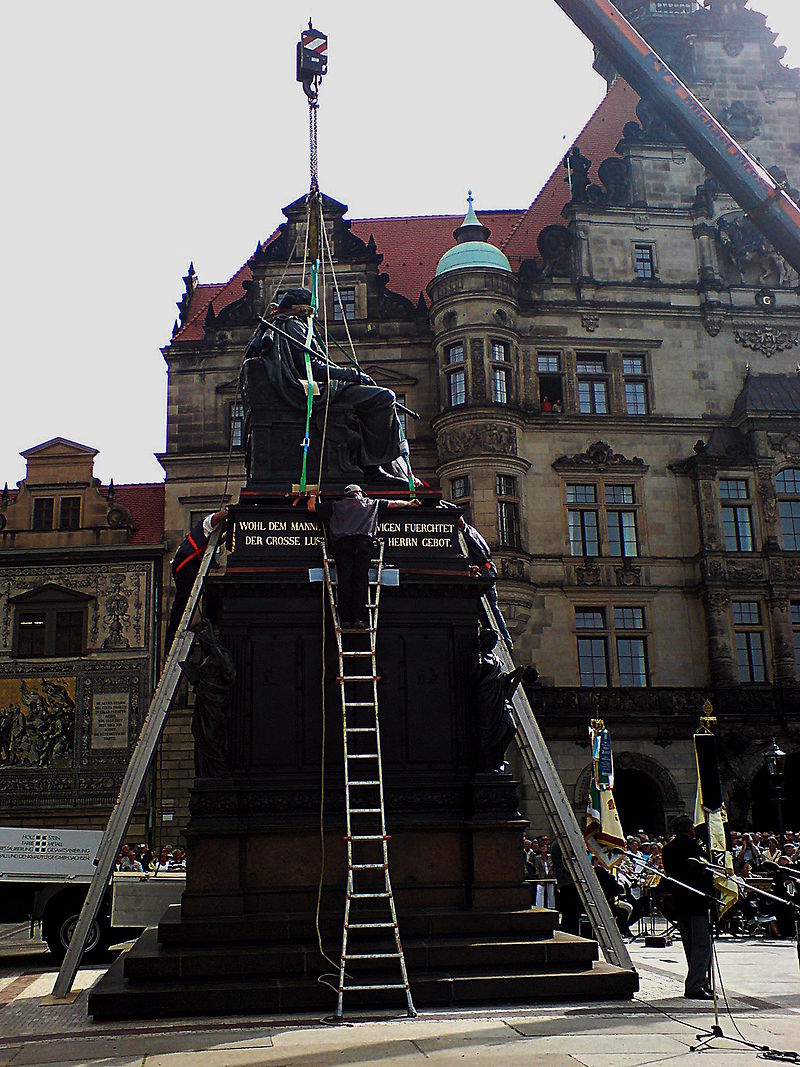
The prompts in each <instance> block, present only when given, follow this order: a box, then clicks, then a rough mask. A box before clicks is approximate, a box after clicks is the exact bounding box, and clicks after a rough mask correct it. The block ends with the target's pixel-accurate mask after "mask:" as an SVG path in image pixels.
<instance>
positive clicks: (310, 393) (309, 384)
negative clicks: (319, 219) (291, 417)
mask: <svg viewBox="0 0 800 1067" xmlns="http://www.w3.org/2000/svg"><path fill="white" fill-rule="evenodd" d="M318 268H319V260H317V261H316V263H314V264H312V266H311V315H310V316H309V319H308V330H307V331H306V345H305V349H304V350H303V356H304V358H305V363H306V432H305V436H304V438H303V440H302V443H301V447H302V449H303V466H302V468H301V470H300V492H301V493H304V492H305V491H306V478H307V467H308V446H309V445H310V444H311V408H312V406H313V404H314V375H313V373H312V370H311V340H312V338H313V336H314V316H315V315H316V313H317V281H318V279H317V271H318Z"/></svg>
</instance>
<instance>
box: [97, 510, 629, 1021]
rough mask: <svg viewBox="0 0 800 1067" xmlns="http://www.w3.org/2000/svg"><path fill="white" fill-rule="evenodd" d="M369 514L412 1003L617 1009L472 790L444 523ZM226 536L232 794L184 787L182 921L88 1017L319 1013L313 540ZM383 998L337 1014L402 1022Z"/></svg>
mask: <svg viewBox="0 0 800 1067" xmlns="http://www.w3.org/2000/svg"><path fill="white" fill-rule="evenodd" d="M388 516H389V517H388V519H387V521H386V522H385V523H384V524H383V528H382V533H381V535H382V536H383V537H384V540H385V545H386V547H385V555H384V559H385V566H386V567H387V568H390V567H392V566H396V567H397V568H398V569H399V585H397V586H395V587H392V586H385V587H383V588H382V590H381V608H380V620H379V626H378V631H379V632H378V646H377V648H378V650H377V662H378V672H379V674H380V677H381V680H380V682H379V685H378V692H379V702H380V723H381V748H382V756H383V771H384V785H385V802H386V826H387V831H388V833H389V834H390V835H391V840H390V842H389V867H390V873H391V880H392V887H393V890H394V894H395V900H396V905H397V913H398V921H399V925H400V934H401V937H402V940H403V947H404V951H405V954H406V962H407V965H408V969H409V976H410V981H411V987H412V993H413V996H414V999H415V1003H416V1004H417V1006H418V1007H421V1006H427V1005H435V1004H445V1005H456V1004H467V1003H472V1004H475V1003H489V1002H492V1001H495V1002H496V1001H501V1002H509V1001H515V1000H516V1001H529V1000H530V999H542V998H554V997H557V998H563V997H580V998H587V997H588V998H594V999H598V998H603V999H608V998H614V997H626V998H627V997H630V996H631V995H632V993H633V991H634V989H635V988H636V983H635V976H633V977H631V975H630V974H629V972H619V971H616V970H615V969H614V968H611V969H609V968H606V967H605V965H597V964H596V963H595V961H596V959H597V946H596V945H595V944H594V942H591V941H587V940H585V939H582V938H575V937H571V936H570V935H565V934H557V935H555V934H554V926H555V923H556V920H557V916H556V914H555V913H554V912H546V911H537V910H535V909H531V907H530V891H529V889H528V887H527V886H526V885H525V884H524V882H523V853H522V831H523V829H524V827H525V826H526V825H527V823H526V821H525V820H524V819H522V818H521V817H520V815H519V812H518V809H517V797H516V788H515V783H514V781H513V779H512V778H511V776H510V775H508V774H478V775H476V774H475V773H474V772H473V767H474V765H475V759H474V755H475V754H474V749H473V743H474V742H473V731H472V727H471V715H470V693H469V682H468V679H469V669H470V665H471V662H472V659H473V657H474V656H475V654H476V650H477V634H478V614H479V611H478V608H479V597H480V595H481V593H482V592H483V588H484V587H483V583H482V582H481V581H480V580H479V579H474V578H470V577H469V576H468V574H467V571H466V566H465V561H464V559H463V557H462V556H461V554H460V552H459V549H458V542H457V537H456V523H457V517H458V516H457V513H456V512H453V511H434V510H433V509H431V510H425V509H419V510H416V511H411V510H409V511H405V510H397V511H391V512H389V513H388ZM231 525H232V531H231V549H232V550H231V552H230V555H229V557H228V564H227V570H226V573H225V574H224V575H221V576H218V577H214V578H212V579H210V580H209V584H208V592H207V598H206V608H207V612H208V614H209V615H210V616H211V617H212V618H213V619H214V620H215V623H216V625H217V627H218V632H219V639H220V643H221V644H222V645H223V646H224V647H225V648H227V649H228V650H229V651H230V652H231V654H232V655H233V658H234V660H235V663H236V669H237V677H236V683H235V690H234V698H233V707H232V709H231V715H230V722H229V736H230V752H229V756H230V759H229V764H230V769H231V774H230V777H228V778H226V779H224V780H208V779H199V780H197V781H196V782H195V785H194V789H193V792H192V798H191V809H190V810H191V818H190V823H189V826H188V828H187V830H186V835H187V839H188V850H187V851H188V857H189V862H188V872H187V885H186V891H185V893H184V896H183V901H182V904H181V906H180V908H178V907H177V906H175V907H173V908H172V909H170V911H169V912H168V913H167V915H166V916H165V917H164V919H163V920H162V922H161V923H160V924H159V928H158V931H157V932H156V931H153V930H150V931H146V932H145V934H143V935H142V937H141V938H140V940H139V942H137V944H136V946H134V948H133V949H132V950H131V952H130V953H127V954H125V955H124V956H122V957H120V960H118V961H117V963H116V964H114V966H113V967H112V968H111V970H110V971H109V972H108V974H107V975H106V976H105V978H104V979H103V980H102V981H101V982H100V983H99V984H98V985H97V986H96V987H95V988H94V989H93V991H92V993H91V995H90V1000H89V1011H90V1013H91V1014H92V1015H94V1017H95V1018H108V1019H110V1018H125V1017H140V1016H143V1015H144V1016H148V1015H149V1016H154V1015H155V1016H165V1015H198V1014H220V1013H236V1014H241V1013H243V1012H257V1013H259V1014H262V1015H263V1014H264V1013H265V1012H269V1011H281V1012H286V1011H305V1010H313V1011H320V1010H322V1011H325V1010H327V1011H330V1010H332V1009H333V1007H334V1006H335V1001H336V997H335V994H334V993H332V991H331V990H330V989H329V988H327V987H326V986H324V985H321V984H320V983H319V982H318V981H317V978H318V976H319V975H320V974H322V973H324V972H329V971H330V969H331V967H330V963H328V962H326V960H325V959H324V958H323V957H322V956H321V955H320V952H319V949H318V946H317V930H319V931H320V932H321V936H322V938H323V943H324V948H325V952H326V954H327V955H328V956H330V957H331V958H333V959H337V958H338V956H339V952H340V947H341V934H342V917H343V911H344V896H345V885H346V873H347V872H346V851H345V843H344V840H343V837H344V833H345V819H344V784H343V783H344V777H343V760H342V753H343V750H342V711H341V703H340V694H339V686H338V683H337V680H336V679H337V674H338V662H337V656H336V641H335V635H334V633H333V628H332V625H331V620H330V612H329V610H328V606H327V592H326V590H325V587H324V585H323V584H322V582H316V583H314V582H310V581H309V573H308V572H309V567H311V568H315V567H317V568H318V567H319V566H320V563H321V552H320V548H319V544H318V541H317V538H318V536H319V534H318V531H317V530H316V529H315V526H314V522H313V520H312V519H311V517H310V516H308V515H307V514H306V513H305V512H304V511H300V510H299V509H291V508H279V507H261V508H258V507H246V506H245V507H238V508H235V509H233V522H232V524H231ZM363 640H364V642H365V647H366V640H367V639H366V637H365V638H364V639H363ZM323 782H324V803H323V802H322V784H323ZM323 836H324V846H325V847H324V873H323V858H322V847H321V839H322V837H323ZM320 878H322V888H321V891H320V889H319V886H320ZM318 893H319V894H320V913H319V917H318V918H317V915H316V909H317V899H318ZM370 951H376V950H375V949H371V950H370ZM370 965H371V966H375V967H379V966H380V965H381V961H380V960H379V961H377V962H375V961H371V963H370ZM598 967H599V968H600V969H598ZM378 980H386V979H385V978H383V977H382V976H378ZM389 980H391V981H396V980H397V978H396V976H394V977H392V978H390V979H389ZM397 992H398V991H388V992H387V991H382V992H378V993H375V992H372V993H364V994H358V993H355V994H350V995H349V997H348V999H347V1003H346V1005H345V1008H346V1010H352V1009H353V1008H357V1009H358V1008H365V1007H366V1008H371V1007H376V1006H390V1007H392V1006H395V1007H396V1006H398V1005H400V1004H401V1002H402V1006H403V1007H404V1006H405V1004H404V997H401V998H400V999H398V997H397V995H396V994H397Z"/></svg>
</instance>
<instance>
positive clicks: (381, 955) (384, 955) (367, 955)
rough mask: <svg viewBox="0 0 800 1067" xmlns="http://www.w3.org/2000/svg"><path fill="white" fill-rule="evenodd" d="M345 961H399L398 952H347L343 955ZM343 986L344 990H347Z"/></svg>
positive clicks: (346, 987)
mask: <svg viewBox="0 0 800 1067" xmlns="http://www.w3.org/2000/svg"><path fill="white" fill-rule="evenodd" d="M344 958H345V959H346V960H399V959H400V953H399V952H347V953H345V957H344ZM348 988H349V987H348V986H345V989H348Z"/></svg>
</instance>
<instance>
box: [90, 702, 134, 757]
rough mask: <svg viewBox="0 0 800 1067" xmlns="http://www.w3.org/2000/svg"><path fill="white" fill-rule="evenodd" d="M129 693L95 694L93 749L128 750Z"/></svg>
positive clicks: (93, 705)
mask: <svg viewBox="0 0 800 1067" xmlns="http://www.w3.org/2000/svg"><path fill="white" fill-rule="evenodd" d="M129 713H130V694H129V693H95V694H94V696H93V697H92V748H93V749H109V748H127V747H128V716H129Z"/></svg>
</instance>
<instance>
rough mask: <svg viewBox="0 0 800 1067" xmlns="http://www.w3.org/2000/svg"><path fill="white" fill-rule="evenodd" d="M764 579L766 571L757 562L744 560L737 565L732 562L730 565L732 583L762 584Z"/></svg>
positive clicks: (729, 572)
mask: <svg viewBox="0 0 800 1067" xmlns="http://www.w3.org/2000/svg"><path fill="white" fill-rule="evenodd" d="M763 577H764V569H763V567H762V565H761V563H760V562H759V561H757V560H744V561H743V562H741V563H736V562H734V561H733V560H731V561H730V562H729V563H728V578H729V580H730V581H732V582H760V581H761V579H762V578H763Z"/></svg>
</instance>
